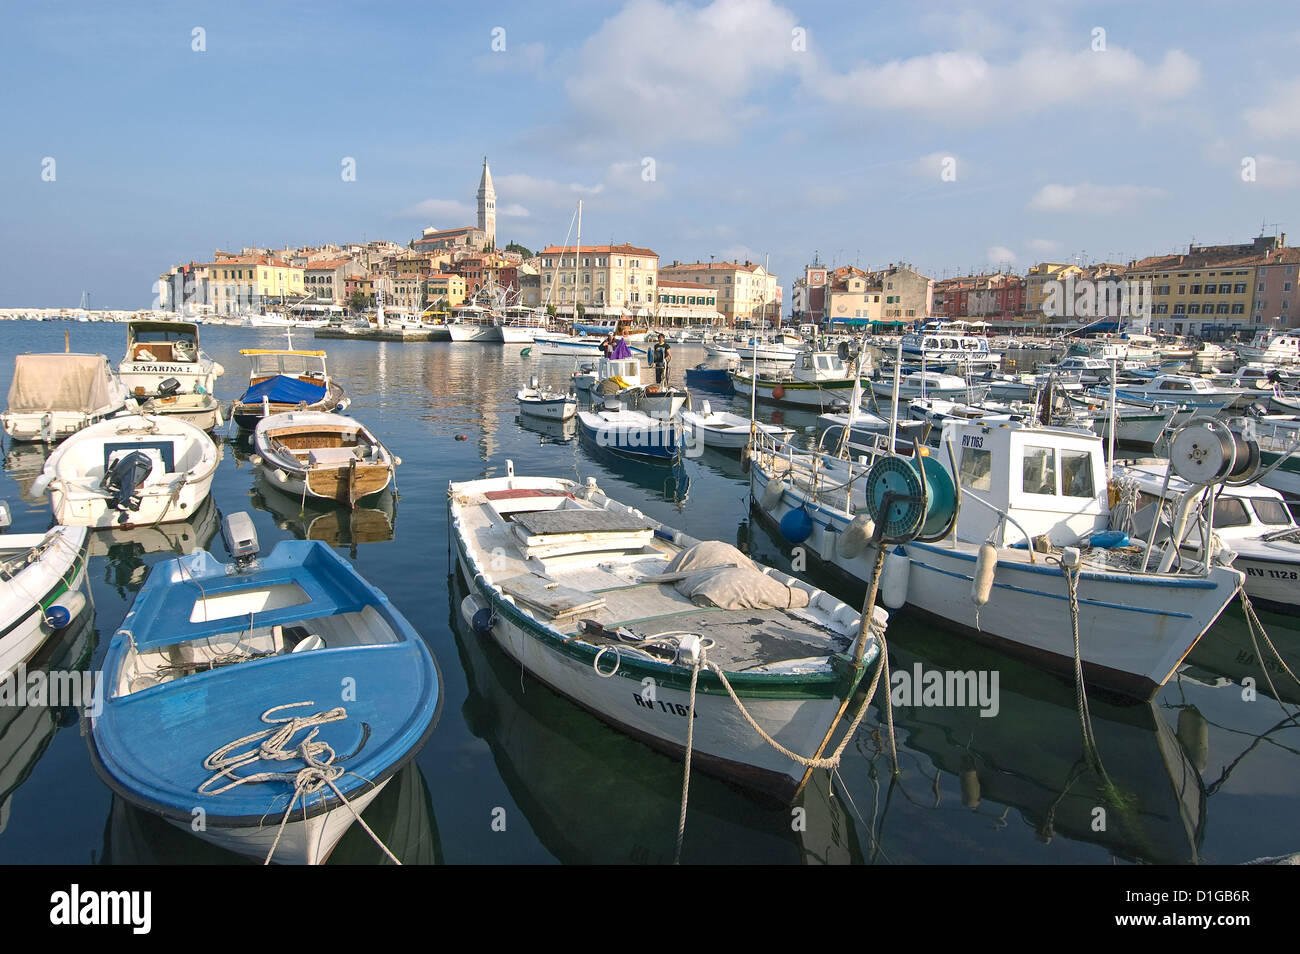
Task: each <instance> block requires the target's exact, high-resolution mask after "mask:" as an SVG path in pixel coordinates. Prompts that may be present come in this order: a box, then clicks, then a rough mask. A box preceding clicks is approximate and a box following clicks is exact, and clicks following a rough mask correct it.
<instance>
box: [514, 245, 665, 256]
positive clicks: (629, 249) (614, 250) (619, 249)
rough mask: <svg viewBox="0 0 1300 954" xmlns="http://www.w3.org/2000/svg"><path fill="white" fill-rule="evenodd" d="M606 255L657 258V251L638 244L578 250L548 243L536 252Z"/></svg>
mask: <svg viewBox="0 0 1300 954" xmlns="http://www.w3.org/2000/svg"><path fill="white" fill-rule="evenodd" d="M601 252H603V253H604V254H606V255H611V254H618V255H648V256H649V257H651V258H658V257H659V253H658V252H655V251H653V250H652V249H648V248H641V247H640V246H639V245H584V246H582V248H580V249H578V250H576V251H575V250H574V249H573V248H572V247H571V246H570V247H567V248H562V247H560V246H558V245H548V246H547V247H546V248H544V249H542V250H541V251H540V252H538V253H537V254H538V255H575V254H576V255H586V254H591V253H601Z"/></svg>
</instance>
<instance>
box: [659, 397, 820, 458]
mask: <svg viewBox="0 0 1300 954" xmlns="http://www.w3.org/2000/svg"><path fill="white" fill-rule="evenodd" d="M681 418H682V424H684V425H685V426H686V427H687V429H688V430H689V431H690V432H691V433H693V434H695V435H698V436H699V438H700V440H701V441H703V443H704V446H705V447H717V448H721V449H723V450H740V449H741V448H743V447H746V446H748V444H749V438H750V435H751V433H752V429H757V431H758V433H760V434H766V435H767V436H768V437H770V438H772V439H773V440H776V441H778V442H779V441H786V440H789V439H790V437H791V436H793V434H794V429H793V428H789V427H780V426H778V425H776V424H764V423H763V422H762V421H754V422H753V425H752V429H751V424H750V420H749V418H747V417H741V416H740V415H739V414H732V413H730V412H728V411H715V410H713V407H712V406H711V405H710V404H709V402H708V401H703V402H701V404H700V409H699V410H698V411H682V412H681Z"/></svg>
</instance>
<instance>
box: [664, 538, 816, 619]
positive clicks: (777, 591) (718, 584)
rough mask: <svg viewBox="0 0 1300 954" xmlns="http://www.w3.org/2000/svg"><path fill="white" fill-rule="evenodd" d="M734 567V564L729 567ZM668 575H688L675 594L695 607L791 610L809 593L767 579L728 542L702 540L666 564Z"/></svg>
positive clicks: (805, 601) (803, 604)
mask: <svg viewBox="0 0 1300 954" xmlns="http://www.w3.org/2000/svg"><path fill="white" fill-rule="evenodd" d="M729 564H734V565H729ZM666 572H668V573H688V574H689V575H688V576H687V577H686V578H685V579H682V580H679V581H678V583H677V592H678V593H681V594H682V596H685V597H686V598H687V599H689V600H691V601H693V602H695V603H696V604H697V605H705V606H708V605H712V606H720V607H722V608H723V609H790V608H796V609H797V608H800V607H804V606H807V605H808V593H807V592H806V591H805V590H802V589H799V588H797V587H793V586H786V585H785V584H784V583H782V582H781V581H780V580H776V579H773V578H772V577H770V576H768V575H767V574H766V573H764V572H763V571H762V570H760V569H759V568H758V567H757V566H755V565H754V561H753V560H751V559H750V558H749V557H747V556H745V554H743V553H741V552H740V551H739V550H738V549H736V548H735V547H733V546H732V545H731V544H729V543H723V542H722V541H721V540H705V541H704V542H703V543H697V544H695V546H693V547H690V548H689V549H686V550H683V551H682V552H681V553H679V554H677V556H675V557H673V559H672V560H671V561H669V563H668V567H667V570H666Z"/></svg>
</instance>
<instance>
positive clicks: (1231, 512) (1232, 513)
mask: <svg viewBox="0 0 1300 954" xmlns="http://www.w3.org/2000/svg"><path fill="white" fill-rule="evenodd" d="M1249 524H1250V514H1248V513H1247V512H1246V505H1245V504H1244V503H1242V502H1241V501H1240V500H1238V499H1237V498H1235V497H1220V498H1218V499H1217V500H1215V501H1214V525H1215V526H1216V527H1245V526H1248V525H1249Z"/></svg>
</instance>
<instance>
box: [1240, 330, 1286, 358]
mask: <svg viewBox="0 0 1300 954" xmlns="http://www.w3.org/2000/svg"><path fill="white" fill-rule="evenodd" d="M1237 354H1239V355H1240V356H1241V358H1242V360H1243V361H1257V362H1261V363H1263V364H1274V365H1293V364H1300V331H1294V330H1282V329H1278V328H1275V329H1273V330H1272V331H1260V332H1257V333H1256V335H1255V337H1254V338H1252V339H1251V341H1250V344H1247V345H1241V346H1240V347H1238V348H1237Z"/></svg>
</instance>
